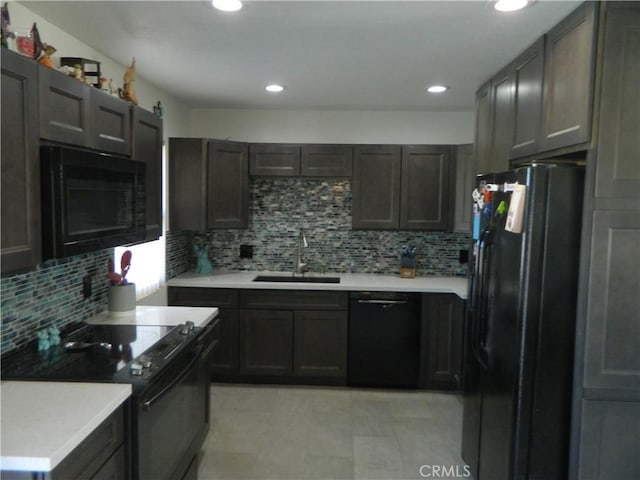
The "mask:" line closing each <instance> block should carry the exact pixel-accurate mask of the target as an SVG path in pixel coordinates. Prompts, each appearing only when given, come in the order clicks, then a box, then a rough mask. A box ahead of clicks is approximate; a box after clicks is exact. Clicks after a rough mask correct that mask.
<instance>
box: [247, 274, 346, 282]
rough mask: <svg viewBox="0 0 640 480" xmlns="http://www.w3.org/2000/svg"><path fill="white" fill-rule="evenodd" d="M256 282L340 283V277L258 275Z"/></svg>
mask: <svg viewBox="0 0 640 480" xmlns="http://www.w3.org/2000/svg"><path fill="white" fill-rule="evenodd" d="M253 281H254V282H284V283H340V277H314V276H309V277H292V276H290V275H258V276H257V277H256V278H254V279H253Z"/></svg>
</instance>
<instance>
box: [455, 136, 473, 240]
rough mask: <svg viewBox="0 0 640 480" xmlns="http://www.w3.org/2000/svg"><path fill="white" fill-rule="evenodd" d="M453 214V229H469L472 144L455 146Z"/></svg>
mask: <svg viewBox="0 0 640 480" xmlns="http://www.w3.org/2000/svg"><path fill="white" fill-rule="evenodd" d="M455 160H456V161H455V169H456V173H455V178H456V188H455V193H454V195H455V214H454V228H453V229H454V231H456V232H470V231H471V205H472V201H471V191H472V190H473V182H474V179H475V172H476V166H475V157H474V153H473V145H471V144H467V145H457V146H456V147H455Z"/></svg>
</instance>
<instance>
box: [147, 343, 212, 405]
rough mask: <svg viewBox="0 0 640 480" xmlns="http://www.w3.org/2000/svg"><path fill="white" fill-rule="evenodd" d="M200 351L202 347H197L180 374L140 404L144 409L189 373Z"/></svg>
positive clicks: (198, 358)
mask: <svg viewBox="0 0 640 480" xmlns="http://www.w3.org/2000/svg"><path fill="white" fill-rule="evenodd" d="M201 353H202V348H201V347H198V349H197V353H196V355H194V357H193V359H192V360H190V361H189V363H188V364H187V366H186V367H185V368H184V369H183V370H182V371H181V372H180V374H178V375H177V376H176V377H175V378H174V379H173V380H172V381H171V382H169V384H168V385H166V386H165V387H164V388H163V389H162V390H160V391H159V392H158V393H157V394H156V395H154V396H153V397H151V398H150V399H149V400H146V401H144V402H141V403H142V406H143V407H144V408H145V409H146V410H149V409H150V408H151V406H152V405H153V404H154V403H155V402H157V401H158V400H160V398H162V397H163V396H164V395H165V394H166V393H167V392H169V390H171V389H172V388H173V387H175V386H176V385H178V384H179V383H180V382H182V380H184V378H185V377H186V376H187V375H189V373H190V372H191V369H192V368H193V366H194V365H195V364H196V362H198V361H199V360H200V354H201Z"/></svg>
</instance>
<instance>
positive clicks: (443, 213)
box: [400, 145, 453, 231]
mask: <svg viewBox="0 0 640 480" xmlns="http://www.w3.org/2000/svg"><path fill="white" fill-rule="evenodd" d="M450 150H451V148H450V147H449V146H448V145H447V146H440V145H419V146H403V147H402V168H401V172H402V173H401V178H402V181H401V188H400V192H401V196H400V229H406V230H439V231H443V230H448V229H449V228H450V225H449V220H450V217H451V215H450V214H449V209H450V208H451V205H452V204H453V196H452V187H453V186H452V185H451V180H452V176H451V174H450V171H451V170H452V168H451V153H450Z"/></svg>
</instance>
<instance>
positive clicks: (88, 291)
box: [82, 275, 93, 298]
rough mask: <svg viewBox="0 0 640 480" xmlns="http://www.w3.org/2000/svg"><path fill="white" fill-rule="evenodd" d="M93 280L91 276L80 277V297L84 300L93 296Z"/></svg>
mask: <svg viewBox="0 0 640 480" xmlns="http://www.w3.org/2000/svg"><path fill="white" fill-rule="evenodd" d="M92 279H93V275H85V276H84V277H82V296H83V297H84V298H91V295H93V291H92V285H91V283H92V282H91V280H92Z"/></svg>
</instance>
